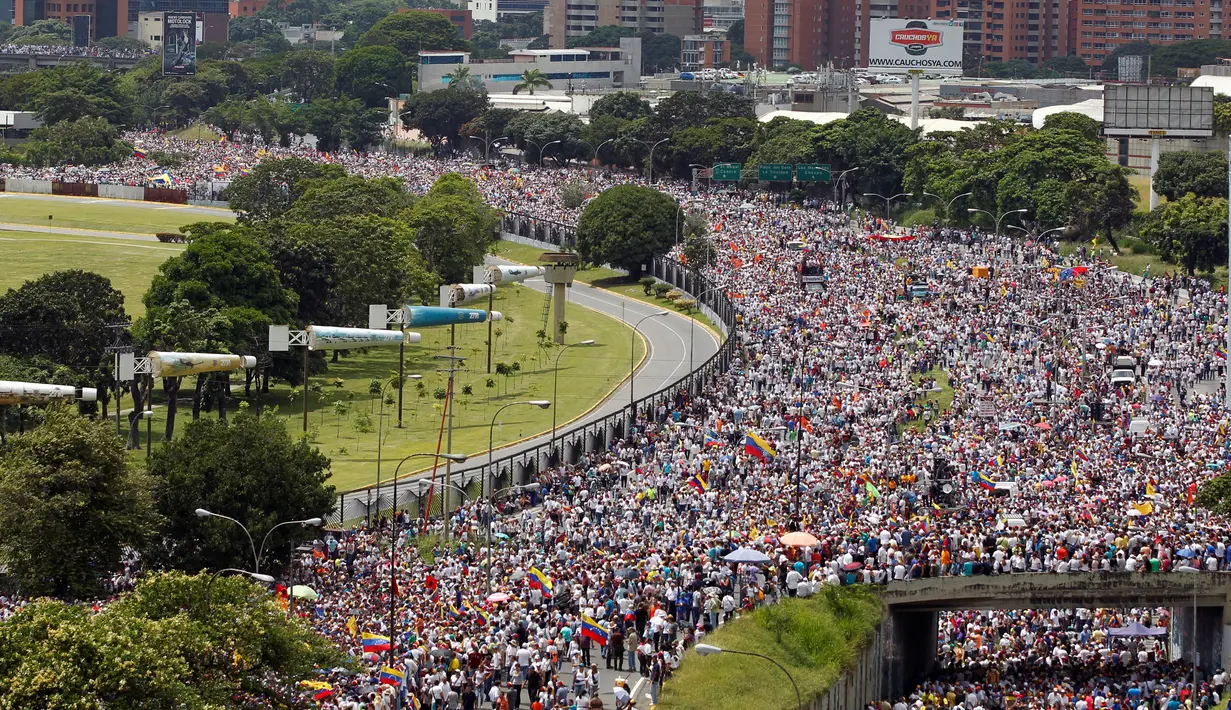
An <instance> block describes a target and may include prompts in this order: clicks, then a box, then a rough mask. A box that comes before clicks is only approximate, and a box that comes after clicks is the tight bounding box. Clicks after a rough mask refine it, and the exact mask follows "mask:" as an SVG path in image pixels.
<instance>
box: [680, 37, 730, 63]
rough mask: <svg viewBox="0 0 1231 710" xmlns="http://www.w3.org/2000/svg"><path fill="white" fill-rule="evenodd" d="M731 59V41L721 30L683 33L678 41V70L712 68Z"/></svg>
mask: <svg viewBox="0 0 1231 710" xmlns="http://www.w3.org/2000/svg"><path fill="white" fill-rule="evenodd" d="M730 59H731V43H730V42H728V41H727V36H726V35H725V34H723V33H721V32H706V33H704V34H699V35H685V36H684V37H683V38H682V39H681V41H680V70H681V71H696V70H698V69H712V68H714V67H717V66H718V65H719V64H725V63H726V62H728V61H730Z"/></svg>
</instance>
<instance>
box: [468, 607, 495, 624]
mask: <svg viewBox="0 0 1231 710" xmlns="http://www.w3.org/2000/svg"><path fill="white" fill-rule="evenodd" d="M466 608H467V609H469V610H470V611H473V612H474V614H475V616H477V617H478V619H477V621H478V623H479V626H488V625H490V624H491V623H492V617H491V616H490V615H488V613H487V612H485V611H483V610H482V609H481V608H479V607H477V606H475V605H474V604H471V603H470V602H466Z"/></svg>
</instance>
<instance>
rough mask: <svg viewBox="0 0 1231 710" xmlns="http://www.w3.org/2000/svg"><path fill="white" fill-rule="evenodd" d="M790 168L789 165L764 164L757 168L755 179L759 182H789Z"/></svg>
mask: <svg viewBox="0 0 1231 710" xmlns="http://www.w3.org/2000/svg"><path fill="white" fill-rule="evenodd" d="M792 167H793V166H792V165H791V164H790V163H766V164H764V165H760V166H757V179H758V180H760V181H761V182H790V181H791V177H792V174H791V173H792V171H791V168H792Z"/></svg>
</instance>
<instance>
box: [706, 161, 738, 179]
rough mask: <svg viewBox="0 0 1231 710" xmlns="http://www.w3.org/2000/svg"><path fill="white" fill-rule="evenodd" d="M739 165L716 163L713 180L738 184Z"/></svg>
mask: <svg viewBox="0 0 1231 710" xmlns="http://www.w3.org/2000/svg"><path fill="white" fill-rule="evenodd" d="M739 171H740V166H739V163H718V164H717V165H715V166H714V175H713V178H712V179H713V180H726V181H730V182H739Z"/></svg>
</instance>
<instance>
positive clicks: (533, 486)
mask: <svg viewBox="0 0 1231 710" xmlns="http://www.w3.org/2000/svg"><path fill="white" fill-rule="evenodd" d="M539 488H540V486H539V484H538V483H536V482H534V481H531V482H530V483H520V484H518V483H514V484H513V485H509V486H505V487H504V488H501V489H498V490H494V491H492V492H491V493H490V494H489V495H488V497H487V510H485V511H484V512H483V514H484V516H485V517H486V518H487V592H486V593H487V595H488V596H490V595H491V593H492V561H493V560H494V559H495V558H496V555H495V554H494V553H493V550H492V519H493V518H495V517H496V494H497V493H504V492H505V491H537V490H538V489H539Z"/></svg>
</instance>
